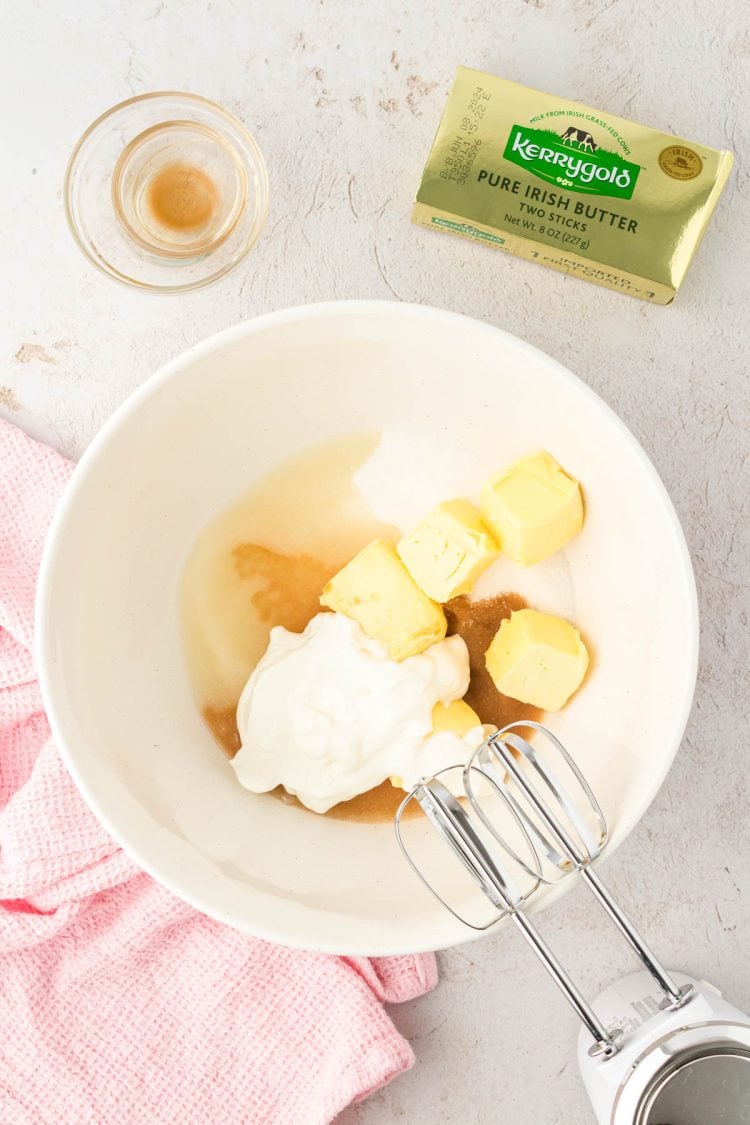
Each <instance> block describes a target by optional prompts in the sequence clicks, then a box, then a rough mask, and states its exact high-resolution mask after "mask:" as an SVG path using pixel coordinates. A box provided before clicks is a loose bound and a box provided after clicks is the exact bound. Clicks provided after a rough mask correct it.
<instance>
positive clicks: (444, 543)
mask: <svg viewBox="0 0 750 1125" xmlns="http://www.w3.org/2000/svg"><path fill="white" fill-rule="evenodd" d="M396 550H397V551H398V553H399V555H400V556H401V559H402V560H403V562H404V563H405V565H406V567H407V569H408V571H409V573H410V574H411V576H412V578H413V579H414V581H415V582H416V583H417V585H418V586H421V587H422V589H423V590H424V592H425V594H427V596H428V597H430V598H433V599H434V600H435V601H436V602H447V601H450V599H451V598H455V597H456V595H457V594H467V593H468V592H469V590H471V587H472V586H473V584H474V582H475V581H476V579H477V578H478V577H479V575H480V574H481V573H482V571H483V570H486V569H487V567H488V566H489V565H490V563H491V562H493V561H494V560H495V559H496V558H497V555H498V552H499V549H498V545H497V543H496V542H495V540H494V539H493V537H492V535H491V534H490V532H489V531H488V530H487V528H486V527H485V526H484V524H483V523H482V520H481V517H480V515H479V512H478V511H477V509H476V508H475V507H474V505H473V504H470V503H469V501H468V500H447V501H446V502H445V503H444V504H438V506H437V507H436V508H433V510H432V511H431V512H430V514H429V515H428V516H426V517H425V518H424V519H423V520H422V522H421V523H420V524H419V526H418V527H415V529H414V531H412V532H411V534H410V535H407V536H405V537H404V538H403V539H402V540H401V542H400V543H399V544H398V546H397V548H396Z"/></svg>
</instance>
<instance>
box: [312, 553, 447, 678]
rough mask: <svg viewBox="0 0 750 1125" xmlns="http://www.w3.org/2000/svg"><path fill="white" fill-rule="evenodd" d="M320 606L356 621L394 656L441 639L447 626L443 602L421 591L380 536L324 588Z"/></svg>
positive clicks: (411, 653) (411, 652)
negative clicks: (434, 600)
mask: <svg viewBox="0 0 750 1125" xmlns="http://www.w3.org/2000/svg"><path fill="white" fill-rule="evenodd" d="M320 602H321V605H324V606H327V607H328V609H332V610H335V611H336V612H338V613H343V614H344V615H345V616H346V617H351V618H353V619H354V621H357V622H358V623H359V624H360V625H361V627H362V629H363V630H364V632H365V633H367V635H368V637H372V639H373V640H375V641H379V642H380V644H382V645H383V647H384V648H385V650H386V652H387V653H388V656H389V657H390V659H391V660H405V659H406V657H407V656H415V655H416V654H417V653H418V652H423V651H424V650H425V649H426V648H429V646H430V645H433V644H435V642H436V641H441V640H442V639H443V637H444V636H445V633H446V629H447V628H448V625H447V622H446V620H445V614H444V613H443V611H442V609H441V608H440V606H439V605H436V603H435V602H433V601H431V600H430V598H428V597H427V595H426V594H425V593H424V592H423V591H422V590H420V588H419V586H417V584H416V582H415V581H414V579H413V578H412V577H411V575H410V574H409V571H408V570H407V569H406V567H405V566H404V564H403V563H402V562H401V559H400V558H399V557H398V555H397V554H396V548H395V547H393V546H392V545H391V544H390V543H386V542H385V540H383V539H376V540H375V541H374V542H373V543H370V544H369V545H368V546H367V547H365V548H364V550H362V551H360V552H359V554H358V555H355V557H354V558H353V559H352V561H351V562H350V563H347V565H346V566H345V567H344V568H343V569H342V570H340V571H339V572H338V574H335V575H334V576H333V578H332V579H331V580H330V582H328V583H327V585H326V586H325V587H324V588H323V593H322V594H321V597H320Z"/></svg>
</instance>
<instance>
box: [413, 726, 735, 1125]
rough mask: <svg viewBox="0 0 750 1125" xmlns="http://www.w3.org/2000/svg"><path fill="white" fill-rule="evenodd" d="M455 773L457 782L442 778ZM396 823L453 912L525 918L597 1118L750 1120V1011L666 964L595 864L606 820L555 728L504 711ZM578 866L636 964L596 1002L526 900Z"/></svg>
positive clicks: (615, 1124)
mask: <svg viewBox="0 0 750 1125" xmlns="http://www.w3.org/2000/svg"><path fill="white" fill-rule="evenodd" d="M520 730H527V731H529V730H530V731H532V732H533V735H536V736H537V738H538V743H539V744H536V743H535V744H534V745H532V743H531V742H530V741H528V740H527V739H526V738H524V737H522V736H521V735H520V734H519V731H520ZM457 773H458V774H459V775H460V787H459V788H458V795H457V793H456V789H457V787H456V785H455V784H453V785H452V786H451V787H449V783H448V780H449V775H450V776H451V777H452V778H454V779H455V776H456V774H457ZM490 799H491V801H490ZM412 802H416V803H417V804H418V805H419V806H420V807H421V809H422V811H423V812H424V813H425V815H426V817H427V820H428V822H429V825H430V826H431V827H432V828H433V829H435V830H436V831H437V833H438V834H439V836H440V837H441V839H442V840H443V841H444V842H445V843H446V844H447V845H448V847H449V848H450V850H451V852H452V854H453V856H454V858H455V859H457V860H458V861H459V863H460V866H461V868H462V869H463V872H464V873H466V874H468V876H469V878H470V880H471V883H472V885H475V886H477V887H478V888H479V890H480V891H481V892H482V895H483V896H484V899H486V900H488V901H489V903H490V904H491V905H492V907H493V913H492V916H491V917H490V918H489V920H488V921H483V922H481V923H479V922H472V921H470V920H468V919H467V918H466V917H464V916H463V914H462V913H461V912H460V911H459V910H457V909H454V907H453V906H452V905H450V903H449V902H448V901H446V898H445V897H444V896H443V895H442V894H441V893H440V892H439V891H438V890H437V889H436V887H435V886H434V883H433V881H432V880H431V879H430V878H429V877H428V876H427V875H426V874H425V872H424V870H423V867H422V864H421V863H420V862H418V861H417V860H416V859H415V858H414V855H413V852H412V848H411V846H410V845H409V842H408V840H407V836H408V832H409V826H410V825H415V824H418V823H420V824H422V823H423V822H413V821H411V820H410V821H408V822H405V820H404V814H405V813H406V811H407V809H408V808H409V806H410V805H411V804H412ZM498 802H499V805H498ZM490 803H491V804H492V806H493V808H492V814H490V812H489V807H490ZM498 809H499V810H500V813H501V815H498ZM395 827H396V835H397V837H398V841H399V844H400V846H401V850H402V851H403V853H404V855H405V857H406V858H407V860H408V861H409V863H410V864H411V866H412V868H413V869H414V870H415V872H416V873H417V875H418V876H419V878H420V879H421V880H422V882H423V883H424V884H425V886H427V888H428V889H429V890H430V891H431V892H432V894H434V895H435V897H436V898H437V899H438V900H439V901H440V902H441V903H442V904H443V906H444V907H446V909H448V910H449V911H450V912H451V913H452V914H454V916H455V917H457V918H459V920H460V921H462V922H463V923H464V924H466V925H467V926H471V927H472V928H473V929H481V930H486V929H489V928H490V927H491V926H493V925H495V924H496V923H497V922H498V921H499V920H500V919H501V918H504V917H510V919H511V920H512V921H513V922H514V923H515V925H516V926H517V927H518V929H520V931H521V933H522V934H523V935H524V937H525V938H526V940H527V942H528V943H529V944H530V945H531V947H532V948H533V950H534V952H535V953H536V955H537V957H538V958H539V959H540V961H541V962H542V964H543V965H544V967H545V968H546V970H547V972H548V973H549V974H550V975H551V976H552V978H553V980H554V981H555V983H556V984H557V985H558V987H559V988H560V990H561V991H562V993H563V994H564V996H565V997H566V999H567V1000H568V1002H569V1003H570V1004H571V1005H572V1007H573V1008H574V1010H575V1011H576V1013H577V1014H578V1016H579V1017H580V1019H581V1020H582V1022H583V1025H584V1030H582V1032H581V1039H580V1042H579V1065H580V1069H581V1074H582V1077H583V1079H584V1082H585V1084H586V1088H587V1091H588V1093H589V1096H590V1098H591V1101H592V1104H593V1106H594V1110H595V1112H596V1114H597V1120H598V1121H599V1122H600V1125H740V1123H742V1125H748V1123H750V1020H749V1019H748V1017H746V1016H745V1015H743V1014H742V1013H741V1012H739V1011H737V1010H736V1009H735V1008H733V1007H731V1006H730V1005H729V1004H727V1003H726V1002H725V1001H723V1000H722V999H721V996H720V994H719V993H718V992H717V991H716V990H715V989H714V988H713V987H712V986H710V985H707V984H706V983H705V982H698V981H694V980H691V979H690V978H688V977H686V976H684V975H682V974H680V975H679V979H677V978H676V976H675V975H674V974H671V973H669V972H667V970H666V969H665V968H664V967H663V966H662V965H661V964H660V962H659V961H658V959H657V958H656V956H655V954H654V953H653V952H652V950H651V949H650V948H649V946H648V945H647V944H646V942H645V941H644V940H643V938H642V937H641V936H640V934H639V933H638V932H637V930H636V929H635V927H634V926H633V923H632V922H631V921H630V920H629V918H628V917H627V916H626V914H625V913H624V911H623V910H622V909H621V908H620V906H619V905H618V904H617V903H616V902H615V900H614V899H613V898H612V895H611V894H610V893H609V891H608V890H607V888H606V887H605V886H604V884H603V883H602V881H601V879H600V878H599V875H598V873H597V872H596V871H594V870H593V869H592V868H591V866H590V864H591V862H592V861H593V860H594V859H595V858H596V857H597V856H598V855H599V854H600V853H601V851H602V849H603V848H604V846H605V845H606V843H607V838H608V833H607V825H606V821H605V819H604V815H603V813H602V810H601V808H600V806H599V804H598V802H597V800H596V797H595V796H594V794H593V792H592V790H591V788H590V786H589V785H588V783H587V781H586V779H585V778H584V776H583V774H582V773H581V771H580V770H579V768H578V766H577V765H576V763H575V762H574V760H573V759H572V757H571V756H570V754H569V753H568V752H567V750H566V749H565V747H564V746H563V745H562V743H561V742H560V741H559V739H557V738H556V737H555V735H553V734H552V733H551V732H550V731H549V730H547V729H546V728H545V727H543V726H542V725H541V724H539V723H534V722H520V723H511V724H509V726H507V727H504V728H503V729H502V730H500V731H498V732H497V733H496V734H494V735H492V737H491V738H489V739H488V740H487V741H486V742H485V743H483V745H482V746H480V747H479V749H478V750H477V751H476V752H475V753H474V754H473V756H472V757H471V759H470V760H469V762H468V763H467V764H466V765H465V766H463V767H453V768H452V769H449V770H441V771H440V772H439V773H437V774H436V775H435V776H434V777H431V778H425V779H422V780H421V781H420V782H419V783H418V784H417V785H416V786H415V787H414V788H413V789H412V791H411V792H410V793H409V794H408V795H407V796H406V797H405V799H404V800H403V801H402V803H401V805H400V807H399V809H398V811H397V813H396V821H395ZM519 852H523V854H519ZM575 872H577V873H578V874H579V875H580V877H581V879H582V880H583V882H584V883H585V884H586V885H587V886H588V887H589V888H590V890H591V891H592V892H593V894H594V896H595V897H596V898H597V900H598V901H599V902H600V903H601V905H602V906H603V907H604V909H605V911H606V912H607V914H608V915H609V917H610V918H611V919H612V921H613V922H614V923H615V925H616V927H617V929H618V930H619V931H620V933H621V934H622V935H623V937H624V938H625V939H626V941H627V942H628V944H629V945H630V946H631V948H632V949H633V950H634V951H635V953H636V955H637V957H638V959H639V960H640V962H641V964H642V965H643V967H644V971H642V972H639V973H636V974H634V975H632V976H631V977H628V978H626V979H625V980H624V981H621V982H618V984H616V985H613V986H612V987H611V988H609V989H608V990H607V991H606V992H604V993H603V994H602V995H601V996H600V997H599V998H598V1000H597V1001H595V1003H594V1004H593V1005H592V1004H589V1003H588V1002H587V1000H586V999H585V998H584V996H583V995H582V993H581V992H580V990H579V989H578V987H577V986H576V985H575V983H574V982H573V980H572V979H571V977H570V976H569V975H568V973H567V972H566V971H565V969H564V968H563V967H562V965H561V964H560V962H559V961H558V960H557V958H556V957H555V955H554V953H553V952H552V951H551V949H550V948H549V946H548V945H547V944H546V942H545V941H544V939H543V938H542V936H541V934H540V933H539V931H538V929H537V927H536V926H535V924H534V923H533V922H532V921H531V920H530V918H529V917H528V916H527V915H526V913H525V912H524V907H525V905H526V903H527V902H528V900H529V899H530V898H531V897H532V895H533V894H534V893H535V891H536V890H537V889H538V888H539V887H540V886H541V885H544V884H546V885H552V884H554V883H556V882H559V881H560V879H562V878H565V877H566V876H568V875H570V874H572V873H575ZM522 884H525V885H522ZM654 985H655V986H656V987H655V989H654ZM591 1040H593V1042H591Z"/></svg>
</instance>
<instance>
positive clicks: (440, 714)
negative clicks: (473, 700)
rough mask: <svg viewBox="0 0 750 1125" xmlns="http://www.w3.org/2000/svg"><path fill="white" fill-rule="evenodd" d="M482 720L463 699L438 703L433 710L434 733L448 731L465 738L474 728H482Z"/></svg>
mask: <svg viewBox="0 0 750 1125" xmlns="http://www.w3.org/2000/svg"><path fill="white" fill-rule="evenodd" d="M481 725H482V720H481V719H480V718H479V715H477V713H476V711H475V710H474V708H473V707H469V704H468V703H466V702H464V700H463V699H454V701H453V702H452V703H436V704H435V706H434V707H433V708H432V733H433V734H436V733H437V732H438V731H443V730H447V731H450V732H451V733H452V734H457V735H458V737H459V738H463V736H464V735H465V734H468V733H469V731H470V730H473V729H474V727H480V726H481Z"/></svg>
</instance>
